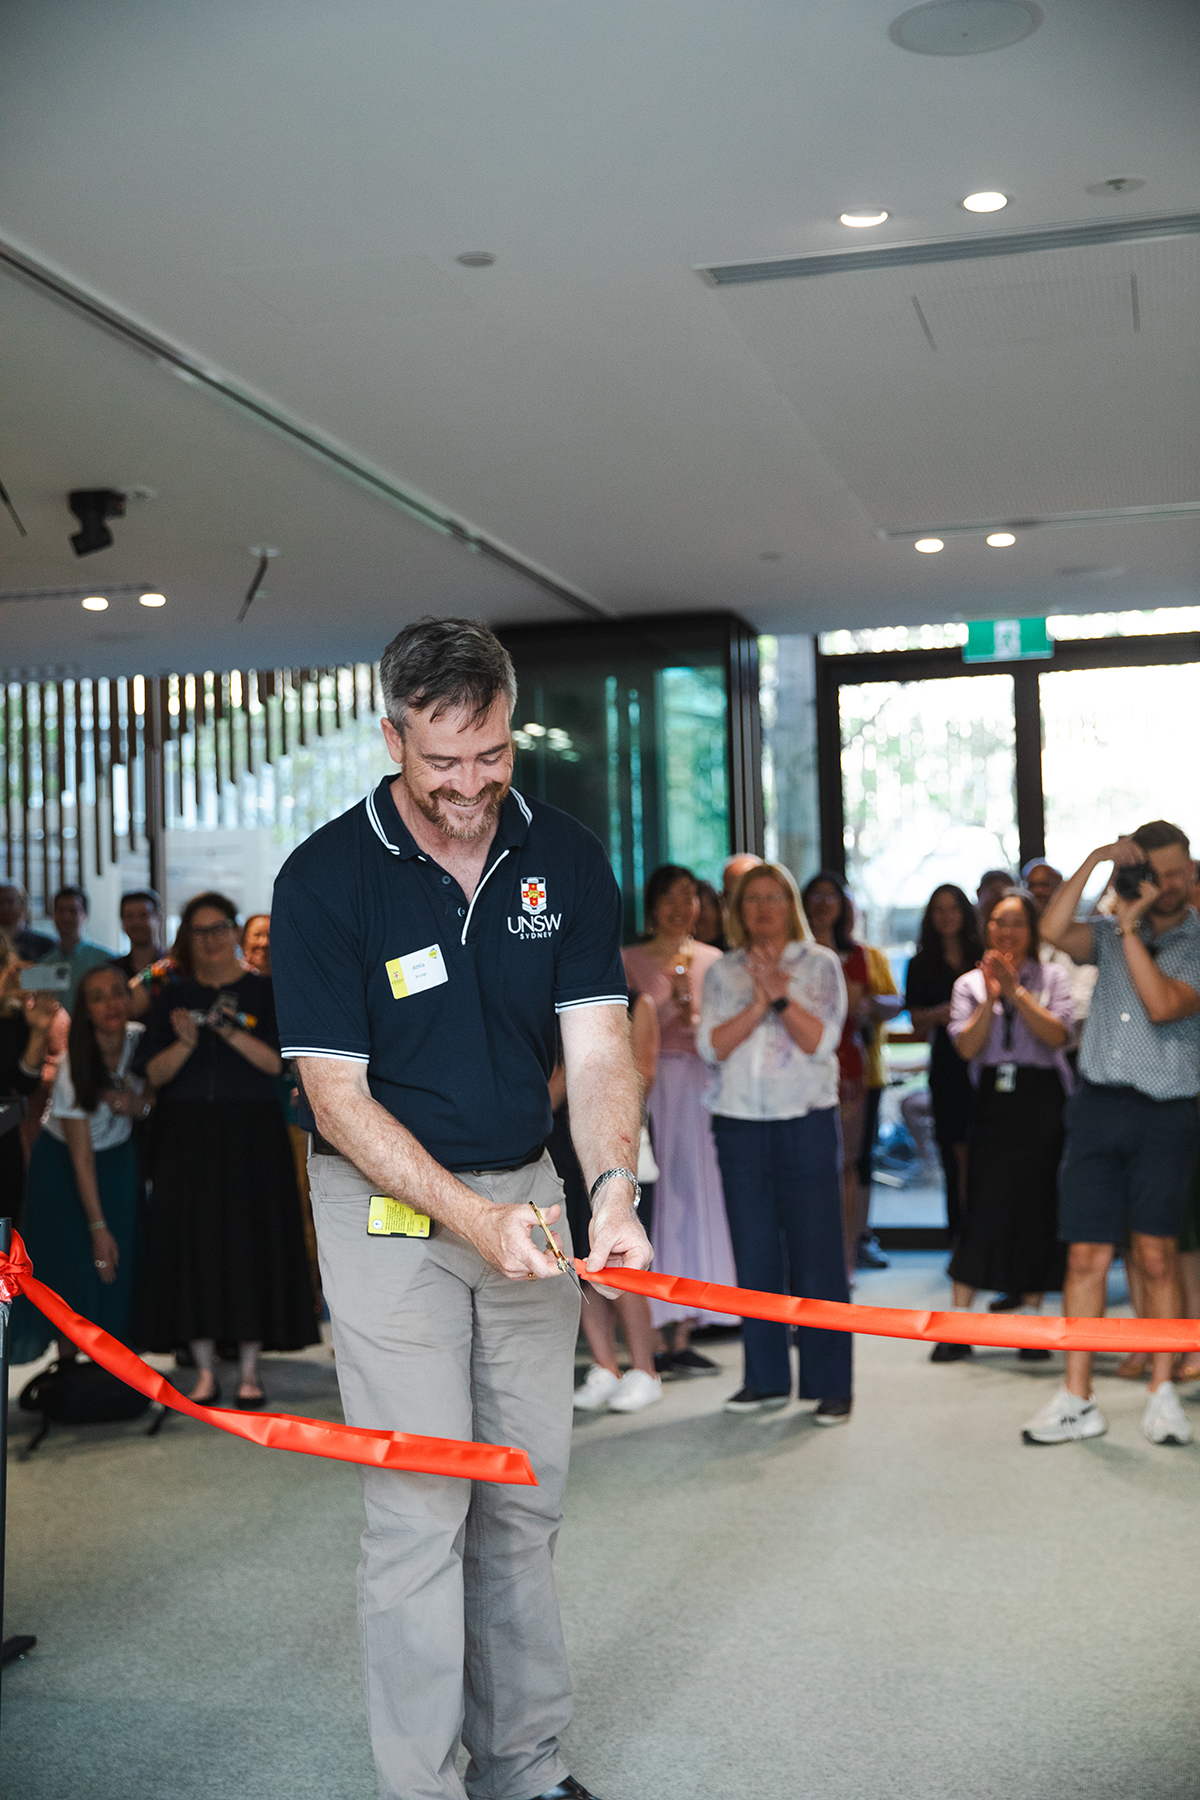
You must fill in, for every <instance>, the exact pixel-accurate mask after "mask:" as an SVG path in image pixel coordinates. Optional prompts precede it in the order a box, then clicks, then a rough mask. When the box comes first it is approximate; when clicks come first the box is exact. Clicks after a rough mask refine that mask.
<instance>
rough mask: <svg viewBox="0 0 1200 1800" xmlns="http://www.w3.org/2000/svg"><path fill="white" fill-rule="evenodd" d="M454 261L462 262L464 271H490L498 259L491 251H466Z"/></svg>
mask: <svg viewBox="0 0 1200 1800" xmlns="http://www.w3.org/2000/svg"><path fill="white" fill-rule="evenodd" d="M454 260H455V262H460V263H461V264H462V266H463V268H464V269H490V268H491V266H492V264H493V263H494V262H495V260H496V258H495V255H494V254H493V252H492V251H491V250H464V251H463V253H462V255H461V256H456V257H455V259H454Z"/></svg>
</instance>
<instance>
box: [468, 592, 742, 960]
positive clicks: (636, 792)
mask: <svg viewBox="0 0 1200 1800" xmlns="http://www.w3.org/2000/svg"><path fill="white" fill-rule="evenodd" d="M501 636H502V638H503V640H504V642H505V643H506V644H507V646H508V648H509V650H510V652H511V653H512V657H513V660H514V662H515V664H516V669H517V680H518V683H519V698H518V700H517V710H516V714H515V716H514V726H515V729H514V738H515V742H516V752H517V754H516V770H515V775H514V780H515V783H516V786H517V787H518V788H519V789H520V790H521V791H522V792H524V793H527V794H528V795H529V796H530V797H531V798H532V799H537V800H544V801H547V802H549V804H550V805H552V806H559V807H561V808H562V809H563V811H564V812H569V813H571V814H572V815H573V816H574V817H575V818H577V819H580V820H582V822H583V823H584V824H585V825H587V826H589V827H590V828H591V830H592V831H594V832H595V833H596V836H597V837H598V838H599V839H600V841H601V843H602V844H603V845H604V846H605V848H606V850H607V851H608V853H609V858H610V860H611V862H612V866H613V869H614V871H615V873H616V875H617V879H618V881H619V882H620V884H621V890H622V894H623V896H624V901H625V930H626V935H627V937H629V938H633V937H636V936H637V935H638V933H639V932H640V931H641V929H642V927H643V924H644V922H645V921H644V909H643V893H644V889H645V883H646V878H647V877H648V876H649V875H650V873H651V871H652V870H653V869H655V868H656V867H657V866H658V864H660V863H664V862H678V863H682V864H684V865H685V866H686V867H688V868H690V869H692V870H694V871H695V873H696V874H697V875H698V876H700V877H701V878H702V879H706V880H709V881H713V882H715V883H717V884H718V885H719V883H720V879H721V867H722V864H723V863H724V861H725V858H726V857H727V856H729V854H730V852H731V850H732V849H733V848H734V847H737V848H739V849H740V848H743V847H746V846H743V845H742V844H741V843H737V844H736V846H735V838H736V837H737V835H738V831H739V826H738V821H737V819H736V817H735V810H736V809H735V805H734V795H735V791H736V787H737V784H736V783H735V779H734V775H735V771H734V770H733V769H731V746H732V745H733V743H734V742H735V734H734V733H733V732H732V731H731V720H730V708H731V666H732V664H733V660H734V659H733V655H732V649H731V647H732V646H735V644H736V645H738V646H742V647H743V648H744V646H743V640H745V643H748V644H749V645H750V646H753V645H754V642H755V640H754V638H753V635H752V634H751V633H750V632H749V630H748V628H747V627H746V626H744V625H742V624H741V622H740V621H739V620H736V619H734V618H733V617H732V616H731V615H728V614H710V615H696V614H692V615H683V616H681V617H680V618H678V619H669V618H660V619H657V620H648V621H639V623H638V625H636V626H634V625H632V624H626V623H624V622H622V623H621V624H614V625H612V626H600V625H597V626H590V625H582V626H578V627H575V628H573V629H572V628H565V629H564V628H550V629H545V630H541V629H537V628H534V627H522V628H520V629H510V630H508V631H504V632H502V633H501ZM754 674H755V687H754V692H753V707H754V710H755V715H756V714H757V685H756V684H757V668H756V667H755V671H754ZM739 737H740V738H745V739H746V741H747V742H751V741H756V740H754V738H753V734H752V733H745V732H743V733H741V734H739ZM747 776H749V777H751V778H752V781H753V783H755V784H757V791H758V792H759V793H760V794H761V770H759V769H754V770H744V769H743V770H742V771H740V779H741V785H742V787H743V789H744V788H745V786H746V779H747ZM760 805H761V802H760Z"/></svg>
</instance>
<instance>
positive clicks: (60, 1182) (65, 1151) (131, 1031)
mask: <svg viewBox="0 0 1200 1800" xmlns="http://www.w3.org/2000/svg"><path fill="white" fill-rule="evenodd" d="M141 1035H142V1028H141V1026H140V1025H135V1024H132V1023H131V1022H130V1018H129V990H128V988H127V986H126V983H125V978H124V976H123V974H122V973H121V971H120V970H119V969H113V968H98V969H89V970H88V971H87V973H86V974H85V975H84V977H83V979H82V980H81V981H80V983H79V987H78V989H77V990H76V995H75V1006H74V1010H73V1011H72V1014H71V1027H70V1031H69V1033H68V1036H67V1051H66V1055H65V1056H64V1057H63V1058H62V1060H61V1062H60V1063H59V1065H58V1073H57V1075H56V1077H55V1081H54V1090H53V1093H52V1094H51V1097H50V1104H49V1107H48V1108H47V1111H46V1116H45V1119H44V1121H43V1126H42V1131H41V1134H40V1136H39V1137H38V1139H37V1142H36V1143H35V1144H34V1147H33V1154H32V1156H31V1157H30V1161H29V1177H28V1183H27V1187H26V1195H25V1216H24V1221H23V1224H22V1235H23V1237H24V1239H25V1247H26V1249H27V1250H28V1251H29V1254H30V1256H31V1258H32V1259H33V1265H34V1268H35V1269H36V1270H37V1274H38V1278H39V1280H41V1281H44V1282H45V1283H46V1285H47V1286H48V1287H52V1288H53V1289H54V1290H55V1292H56V1293H58V1294H61V1295H62V1297H63V1299H64V1300H65V1301H66V1302H67V1304H68V1306H71V1307H73V1308H74V1309H75V1311H76V1312H78V1313H82V1314H83V1316H84V1318H85V1319H90V1320H91V1322H92V1324H93V1325H99V1326H101V1327H102V1329H103V1330H105V1331H107V1332H110V1333H111V1334H112V1336H113V1337H115V1338H119V1339H120V1340H121V1341H122V1342H123V1343H128V1342H130V1331H129V1315H130V1302H131V1299H132V1295H133V1283H134V1274H135V1263H136V1259H137V1248H138V1237H139V1225H140V1219H139V1212H140V1206H139V1200H140V1195H141V1182H140V1179H139V1174H138V1160H137V1154H136V1151H135V1149H134V1145H133V1139H132V1135H131V1134H132V1129H133V1120H134V1119H137V1118H145V1117H146V1116H147V1114H148V1113H149V1111H150V1107H151V1103H152V1100H151V1096H150V1095H149V1094H147V1093H146V1092H144V1091H143V1088H144V1084H143V1082H142V1081H141V1079H140V1078H139V1077H138V1076H137V1075H135V1074H133V1073H132V1071H131V1064H132V1062H133V1058H134V1054H135V1052H136V1050H137V1046H138V1040H139V1039H140V1037H141ZM11 1329H12V1360H13V1361H14V1362H32V1361H33V1360H34V1358H35V1357H38V1356H40V1355H41V1354H42V1352H43V1351H44V1350H45V1349H46V1347H47V1345H48V1344H49V1343H50V1341H51V1339H52V1338H53V1337H54V1335H55V1332H54V1327H53V1326H52V1325H51V1324H50V1321H49V1320H48V1319H47V1318H45V1317H44V1315H43V1314H42V1313H40V1312H38V1311H37V1309H36V1308H35V1307H33V1306H32V1305H30V1303H29V1302H28V1301H27V1300H24V1299H21V1298H19V1299H18V1300H17V1301H16V1302H15V1303H14V1306H13V1312H12V1328H11ZM59 1355H60V1357H63V1358H66V1357H68V1356H72V1355H74V1347H73V1346H72V1345H70V1344H68V1343H65V1342H64V1341H63V1340H62V1339H61V1338H60V1339H59Z"/></svg>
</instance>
